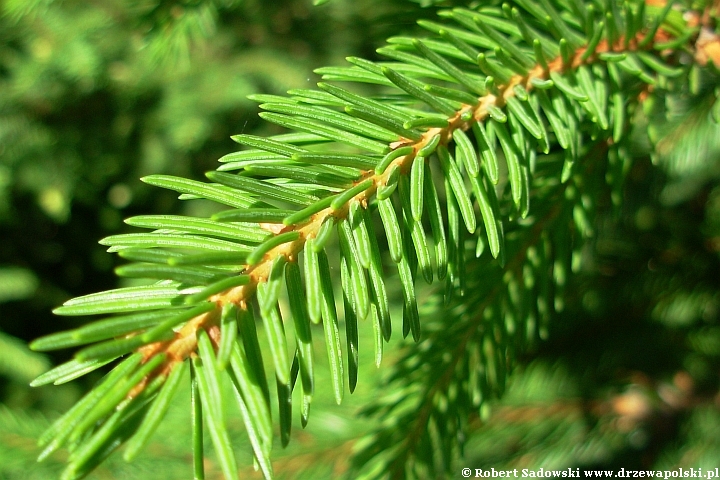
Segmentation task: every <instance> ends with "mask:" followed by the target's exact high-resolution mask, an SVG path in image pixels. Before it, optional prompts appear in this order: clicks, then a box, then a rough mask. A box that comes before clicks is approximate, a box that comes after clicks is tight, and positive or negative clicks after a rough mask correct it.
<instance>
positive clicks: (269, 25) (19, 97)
mask: <svg viewBox="0 0 720 480" xmlns="http://www.w3.org/2000/svg"><path fill="white" fill-rule="evenodd" d="M454 3H457V4H461V3H463V2H447V1H446V2H433V1H430V0H428V1H410V0H392V1H390V0H362V1H351V0H333V1H331V2H329V3H328V4H326V5H322V6H318V7H313V6H312V5H311V2H310V0H273V1H267V0H266V1H259V0H184V1H183V0H168V1H164V0H98V1H84V0H83V1H80V0H65V1H59V0H3V1H0V479H12V480H15V479H48V478H57V477H58V475H59V472H60V471H61V469H62V462H63V460H64V457H63V455H64V454H63V453H62V452H60V453H58V454H57V455H55V456H53V457H52V458H50V459H49V460H47V461H46V462H45V463H43V464H37V463H35V460H34V459H35V457H36V455H37V454H38V449H37V448H36V446H35V444H36V439H37V437H38V435H39V434H40V433H41V432H42V431H43V429H44V428H46V427H47V426H48V425H49V423H50V422H51V421H52V419H53V418H56V417H57V416H58V415H59V414H60V413H61V412H63V411H64V410H65V409H67V408H68V407H69V406H71V405H72V404H73V402H74V401H75V400H77V399H78V398H79V396H80V395H82V393H83V391H84V389H85V388H86V387H87V386H88V385H90V384H91V383H92V382H93V381H94V380H96V379H97V377H94V376H93V375H90V376H89V377H88V378H86V379H82V380H79V381H76V382H73V383H71V384H68V385H64V386H60V387H54V386H50V387H42V388H38V389H31V388H30V387H29V386H28V383H29V382H30V381H31V380H32V379H33V378H34V377H36V376H37V375H38V374H40V373H42V372H44V371H45V370H47V369H48V368H49V367H50V366H51V365H55V364H58V363H60V362H62V361H65V360H67V359H68V358H70V356H71V355H72V352H69V351H60V352H57V353H55V354H52V355H39V354H36V353H33V352H31V351H29V350H28V349H27V347H26V344H27V342H29V341H30V340H32V339H34V338H37V337H39V336H42V335H45V334H48V333H52V332H56V331H59V330H63V329H68V328H72V327H74V326H76V325H77V322H78V320H77V319H74V318H64V317H56V316H53V315H52V313H51V309H52V308H54V307H56V306H57V305H59V304H61V303H62V302H63V301H65V300H66V299H68V298H70V297H73V296H78V295H83V294H87V293H92V292H95V291H99V290H101V289H108V288H114V287H116V286H120V285H121V284H120V282H119V280H118V279H117V278H116V277H115V276H114V275H113V268H114V267H115V266H116V265H117V258H116V257H114V256H113V255H110V254H107V253H106V252H105V248H104V247H102V246H100V245H98V243H97V241H98V240H99V239H100V238H102V237H105V236H107V235H110V234H115V233H119V232H124V231H129V230H130V229H129V227H127V226H125V225H124V224H123V221H122V220H123V218H125V217H129V216H131V215H135V214H167V213H188V214H193V215H197V214H202V213H203V212H202V208H203V207H202V205H201V204H200V205H196V204H194V203H193V202H181V201H178V200H177V196H176V194H174V193H172V192H169V191H163V190H160V189H157V188H152V187H148V186H146V185H144V184H143V183H142V182H140V180H139V178H140V177H142V176H143V175H147V174H151V173H163V174H172V175H179V176H187V177H191V178H196V179H201V178H203V173H204V172H205V171H208V170H212V169H214V168H215V166H216V162H217V159H218V158H219V157H221V156H223V155H225V154H227V153H229V152H231V151H234V150H236V148H235V146H234V145H233V142H232V141H231V140H230V138H229V137H230V135H232V134H236V133H241V132H243V133H254V134H258V135H262V134H266V133H274V132H275V130H274V127H272V126H268V125H266V124H262V123H260V122H259V121H258V120H259V119H258V117H257V115H256V113H257V108H256V105H255V103H254V102H251V101H250V100H248V99H247V98H246V96H247V95H249V94H252V93H274V94H282V93H284V92H285V91H286V90H288V89H291V88H311V87H312V86H313V85H314V84H315V82H317V81H318V80H319V78H318V76H317V75H315V74H314V73H312V70H313V69H314V68H317V67H320V66H324V65H338V64H340V63H341V62H343V58H344V57H345V56H348V55H355V56H363V57H365V58H371V59H372V58H375V57H376V54H375V53H374V52H375V49H376V48H378V47H379V46H381V45H382V42H383V40H384V39H385V38H387V37H390V36H392V35H396V34H400V33H402V34H408V33H412V32H414V31H416V27H415V21H416V20H418V19H420V18H426V17H432V16H434V14H435V6H436V5H435V4H442V6H448V5H450V6H452V5H453V4H454ZM716 80H717V79H716V78H714V77H713V78H706V79H700V80H699V84H698V86H696V87H695V89H696V94H697V95H698V97H696V98H700V99H701V100H702V101H700V102H694V103H693V104H683V103H682V102H677V101H675V100H674V99H664V98H660V99H659V100H657V101H654V102H650V101H649V102H647V104H646V105H645V106H644V112H639V113H638V116H639V118H640V119H641V121H640V124H641V125H642V124H643V122H644V123H645V124H648V125H649V127H650V128H649V131H650V134H649V135H647V134H645V133H640V134H637V139H636V142H635V143H636V152H634V153H635V156H636V162H635V163H634V165H633V167H632V168H631V169H630V171H629V172H628V181H627V187H626V189H625V191H624V193H623V198H622V202H621V204H622V207H621V208H620V210H619V211H618V210H613V209H612V208H609V207H608V208H607V209H606V210H607V211H603V210H602V209H600V212H599V214H598V217H597V218H596V220H595V228H596V233H597V235H596V240H595V241H594V242H593V243H592V245H590V246H589V247H588V252H587V258H585V264H584V265H585V266H584V267H583V269H582V270H581V271H580V272H579V273H578V276H577V280H576V281H575V282H573V284H572V285H571V286H570V287H569V288H568V291H567V298H566V302H565V305H564V308H563V309H562V313H559V314H558V317H557V318H556V321H555V323H554V324H553V326H552V327H551V332H550V335H549V340H548V341H546V342H544V343H541V344H540V346H539V347H538V350H536V351H534V352H531V353H529V354H528V357H527V358H524V359H520V362H519V365H518V368H517V374H516V375H515V377H514V380H513V382H512V383H511V385H510V390H509V392H508V394H507V396H506V398H505V400H504V401H503V402H501V403H500V404H498V406H497V408H496V410H497V412H496V414H495V415H491V416H490V417H489V418H490V420H489V421H487V422H485V423H479V422H478V423H475V424H472V425H471V433H472V436H471V437H470V438H469V441H468V444H467V450H466V454H467V460H466V461H464V462H462V464H463V466H465V465H466V464H467V465H469V466H472V467H473V468H490V467H495V468H503V467H508V468H515V467H519V468H520V467H523V466H525V467H528V468H539V467H541V466H546V467H548V468H553V467H555V468H558V467H563V466H570V467H590V466H598V467H607V468H620V467H623V466H624V467H625V468H639V467H658V468H660V467H665V468H670V467H671V466H685V467H690V466H707V467H708V468H709V467H715V466H720V414H719V409H720V397H719V396H718V385H719V381H718V378H719V374H720V324H719V321H718V319H719V316H720V292H719V291H718V286H719V283H720V282H719V280H720V276H719V275H718V273H719V270H718V266H720V264H719V262H718V260H719V257H718V253H719V252H720V188H719V187H718V186H717V179H718V177H719V176H720V130H719V129H718V127H717V126H716V124H714V123H713V122H712V121H711V120H710V117H711V115H710V112H711V110H712V109H713V108H715V109H716V110H717V106H714V105H713V102H714V98H715V97H716V95H715V93H714V90H713V88H714V87H713V85H717V83H716ZM713 82H715V83H713ZM643 131H644V129H643ZM651 144H655V145H657V147H658V148H657V152H659V153H657V154H653V155H650V153H649V152H650V151H651V149H650V145H651ZM607 203H608V204H609V203H610V202H609V201H608V202H607ZM365 330H367V329H365ZM362 332H364V330H361V333H362ZM396 342H397V343H396V345H397V347H395V348H400V347H401V346H402V342H401V341H400V340H397V341H396ZM361 343H363V341H362V339H361ZM364 343H365V344H366V345H367V344H369V343H372V342H371V341H370V340H369V339H365V342H364ZM392 352H393V350H391V351H390V352H389V353H388V354H387V355H386V360H384V362H385V366H387V365H390V364H391V363H392V358H393V353H392ZM361 356H362V355H361ZM323 357H324V355H323V354H322V352H319V354H318V355H317V358H319V359H321V358H323ZM363 361H364V362H365V365H366V368H363V370H362V371H361V379H360V382H359V387H358V390H357V392H356V393H355V394H354V395H353V396H351V397H350V398H349V399H348V401H347V402H346V403H345V404H344V405H343V406H342V407H337V406H334V402H333V401H332V399H331V396H330V395H327V398H325V397H324V396H323V395H325V393H327V392H325V390H329V389H319V390H320V392H319V394H318V399H317V400H316V402H315V404H314V407H313V408H314V409H315V410H314V413H313V418H312V420H311V422H310V426H309V427H308V430H306V431H300V432H298V430H299V429H296V430H295V433H294V438H293V441H292V443H291V446H290V447H289V448H288V450H286V451H281V450H280V449H279V448H278V449H277V454H276V459H277V461H276V465H275V469H276V471H277V472H278V473H279V474H280V475H281V476H282V477H283V478H300V477H301V476H303V475H305V476H307V478H337V477H338V476H340V475H341V474H342V473H343V472H344V471H345V470H346V469H347V468H348V464H349V463H348V462H349V455H350V453H351V451H352V448H353V443H354V441H355V439H356V438H357V437H358V435H359V434H361V433H363V432H366V431H368V430H369V429H371V428H372V426H373V422H372V420H371V419H367V418H360V417H357V416H356V415H355V413H356V412H357V410H358V408H359V406H361V405H363V404H364V403H365V402H366V401H367V400H369V399H370V398H372V397H373V396H374V395H375V394H376V392H375V390H374V389H375V388H376V387H375V385H376V384H377V382H378V379H379V378H380V377H381V376H382V372H381V371H380V372H379V371H376V370H374V368H371V367H370V364H371V363H372V360H371V359H368V358H365V359H364V360H363ZM318 371H319V372H318V375H320V376H321V377H320V381H322V376H323V375H325V376H327V371H326V369H323V367H322V364H321V365H320V368H319V369H318ZM186 393H187V392H183V393H181V394H180V395H178V400H177V402H176V403H177V405H175V406H174V407H173V409H172V410H171V412H170V416H169V418H168V420H167V421H166V422H165V423H164V425H163V427H162V428H161V430H160V431H159V432H158V433H157V435H156V437H155V440H154V443H153V444H152V445H151V446H150V447H149V448H148V452H147V454H146V455H144V456H143V457H142V458H140V459H139V460H138V461H137V462H135V463H133V464H129V465H127V464H125V463H124V462H122V460H120V459H116V458H113V459H111V460H110V461H109V462H107V463H106V464H105V465H104V466H103V467H102V468H101V469H99V470H98V471H96V472H95V473H93V474H92V476H91V478H97V479H120V478H123V479H136V478H137V479H143V478H154V479H163V478H167V479H177V478H187V477H188V475H189V473H190V467H189V464H190V457H191V451H190V447H189V438H190V437H189V435H190V424H189V420H188V415H187V411H188V406H187V404H188V402H189V401H188V398H187V395H186ZM231 431H232V432H233V435H234V436H235V437H237V439H236V440H237V444H238V451H239V453H238V455H239V460H240V464H241V465H244V466H245V467H246V470H245V471H243V472H241V473H242V475H247V476H248V477H247V478H255V477H254V475H257V476H258V478H259V474H257V473H255V472H254V471H253V468H252V461H251V457H250V455H249V453H248V452H249V448H247V443H246V440H245V439H244V434H243V432H242V426H241V422H240V421H239V420H237V421H236V423H234V424H232V423H231ZM578 445H582V446H583V447H582V448H580V447H579V446H578ZM243 455H244V456H243ZM213 462H214V460H213V459H212V456H210V457H209V459H208V476H209V478H219V473H218V469H217V467H216V466H215V465H214V463H213ZM458 472H459V468H458ZM242 478H246V477H244V476H243V477H242Z"/></svg>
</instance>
